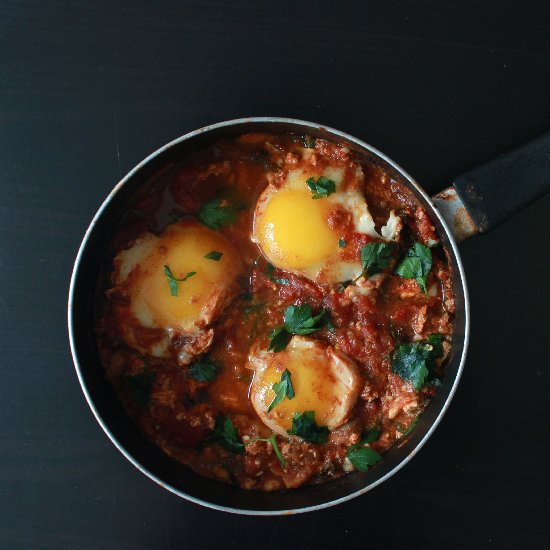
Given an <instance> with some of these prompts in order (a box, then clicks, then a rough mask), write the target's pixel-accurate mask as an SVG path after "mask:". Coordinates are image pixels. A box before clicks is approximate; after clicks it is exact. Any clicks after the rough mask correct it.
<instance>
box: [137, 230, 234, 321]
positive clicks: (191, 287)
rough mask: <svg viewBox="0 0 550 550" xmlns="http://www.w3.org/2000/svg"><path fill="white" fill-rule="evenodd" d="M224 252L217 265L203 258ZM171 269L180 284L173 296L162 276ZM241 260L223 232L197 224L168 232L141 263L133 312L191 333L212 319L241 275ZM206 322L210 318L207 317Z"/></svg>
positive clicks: (216, 262)
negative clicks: (218, 302)
mask: <svg viewBox="0 0 550 550" xmlns="http://www.w3.org/2000/svg"><path fill="white" fill-rule="evenodd" d="M212 251H216V252H221V253H222V256H221V258H220V259H219V261H214V260H211V259H208V258H205V255H207V254H208V253H209V252H212ZM164 265H167V266H168V267H169V268H170V270H171V272H172V274H173V276H174V277H175V278H177V279H181V278H183V277H185V276H186V275H188V274H189V273H191V272H195V274H194V275H191V276H189V277H188V278H187V280H185V281H178V282H177V286H178V294H177V296H173V295H172V294H171V291H170V285H169V281H168V278H167V276H166V274H165V272H164ZM239 265H240V264H239V259H238V257H237V253H236V251H235V250H234V249H233V247H232V245H231V244H230V243H229V242H228V241H227V240H226V239H225V238H224V237H223V236H222V235H220V234H218V233H216V232H214V231H212V230H210V229H208V228H206V227H202V226H199V225H196V226H195V225H192V226H189V227H183V228H169V230H168V231H167V232H166V233H165V234H164V235H163V236H162V237H161V238H160V241H159V242H158V245H157V246H156V247H155V250H154V251H153V253H152V254H151V255H149V256H148V257H147V258H146V259H144V260H143V261H142V262H140V264H139V270H140V278H141V281H140V283H139V284H138V285H137V288H136V289H135V291H134V292H133V295H132V308H133V309H134V311H136V312H137V313H138V317H142V318H143V317H149V319H143V320H144V321H148V323H147V325H148V326H158V327H173V328H179V329H184V330H185V329H192V328H193V327H194V325H195V322H196V321H197V320H198V319H201V318H202V319H205V318H206V317H208V314H209V312H211V311H210V310H212V309H213V308H214V307H215V306H216V303H215V301H216V299H217V298H219V296H220V292H223V290H224V289H225V288H226V287H228V286H229V285H231V284H232V282H233V280H234V278H235V277H236V275H237V274H238V272H239ZM205 320H206V319H205Z"/></svg>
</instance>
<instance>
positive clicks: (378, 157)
mask: <svg viewBox="0 0 550 550" xmlns="http://www.w3.org/2000/svg"><path fill="white" fill-rule="evenodd" d="M247 132H268V133H293V134H309V135H312V136H314V137H317V138H325V139H329V140H332V141H336V142H338V143H341V144H345V145H347V146H348V147H350V148H351V149H353V150H356V151H358V152H359V153H361V154H363V155H365V156H367V157H368V158H370V159H371V160H372V161H373V162H375V163H377V164H379V165H380V166H382V167H383V168H384V169H385V170H386V171H387V172H388V173H389V174H390V175H391V176H392V177H393V178H395V179H396V180H398V181H400V182H401V183H403V184H404V185H406V186H407V187H408V188H409V189H410V190H411V191H412V193H413V194H414V195H415V196H416V198H417V199H418V201H419V202H420V203H421V204H422V206H423V207H424V208H425V209H426V210H427V212H428V214H429V215H430V217H431V219H432V221H433V223H434V224H435V226H436V229H437V231H438V233H439V235H440V238H441V242H442V245H443V246H444V247H445V248H446V250H447V251H448V254H449V259H450V263H451V268H452V273H453V284H454V290H455V294H456V306H457V309H456V318H455V333H454V340H453V348H452V353H451V359H450V362H449V364H448V365H447V367H446V371H445V376H444V379H443V383H442V385H441V387H440V388H439V390H438V392H437V395H436V396H435V398H434V399H433V400H432V402H431V403H430V405H429V406H428V408H427V409H426V411H425V412H424V414H423V415H422V417H421V419H420V422H419V423H418V424H417V425H416V427H415V429H414V430H413V431H412V433H411V434H410V435H409V436H408V437H407V438H406V439H405V440H403V441H402V442H401V443H399V444H398V445H396V446H394V447H393V448H392V449H391V450H390V451H389V452H388V453H387V454H386V455H385V456H384V460H383V461H382V462H381V463H380V464H378V465H377V466H376V467H375V468H373V469H372V470H371V471H370V472H368V473H359V472H356V473H353V474H349V475H346V476H344V477H342V478H340V479H337V480H334V481H331V482H328V483H325V484H321V485H311V486H306V487H301V488H299V489H297V490H293V491H285V492H277V493H260V492H251V491H245V490H243V489H239V488H237V487H233V486H230V485H226V484H223V483H220V482H217V481H214V480H210V479H206V478H204V477H201V476H198V475H196V474H194V473H193V472H192V471H191V470H190V469H188V468H186V467H184V466H182V465H181V464H179V463H177V462H175V461H173V460H171V459H170V458H169V457H168V456H167V455H165V454H164V453H163V452H162V451H161V450H160V449H158V448H157V447H156V446H155V445H153V444H152V443H151V442H149V441H148V440H147V439H146V438H145V437H144V436H143V435H142V434H141V432H140V431H139V430H138V428H137V427H136V426H135V424H134V423H133V422H132V421H131V419H130V418H129V417H128V416H127V415H126V413H125V411H124V410H123V407H122V405H121V403H120V401H119V400H118V398H117V396H116V395H115V393H114V391H113V390H112V388H111V386H110V385H109V383H108V382H107V380H106V379H105V378H104V376H103V371H102V368H101V366H100V361H99V357H98V353H97V346H96V343H95V338H94V334H93V330H92V327H93V310H94V296H95V291H96V290H95V289H96V284H97V280H98V277H99V269H100V264H101V258H102V255H103V251H104V250H105V246H106V243H108V242H109V239H110V238H111V233H112V229H113V227H114V226H115V225H116V223H117V222H118V220H119V219H120V217H121V215H122V213H123V212H124V210H125V208H126V207H127V204H128V203H129V200H130V199H131V197H132V196H133V195H134V194H135V193H136V191H137V190H138V189H139V188H140V186H142V185H143V184H144V183H145V182H146V181H147V179H148V178H149V177H150V176H151V175H153V174H154V173H156V172H158V171H159V170H160V169H161V168H162V167H163V166H164V165H166V164H167V163H169V162H171V161H172V160H175V159H181V158H185V157H186V156H187V155H189V154H191V153H193V152H195V151H197V150H200V149H203V148H206V147H208V146H210V145H212V143H213V142H215V141H217V140H219V139H226V138H232V137H237V136H239V135H241V134H243V133H247ZM549 189H550V133H549V134H545V135H544V136H542V137H540V138H539V139H537V140H535V141H533V142H530V143H528V144H527V145H525V146H524V147H522V148H520V149H518V150H516V151H514V152H512V153H510V154H508V155H504V156H502V157H499V158H498V159H496V160H494V161H493V162H491V163H489V164H487V165H485V166H482V167H481V168H478V169H475V170H473V171H471V172H468V173H466V174H464V175H462V176H460V177H458V178H456V179H455V180H454V184H453V186H452V187H450V188H448V189H446V190H445V191H443V192H441V193H439V194H438V195H436V196H435V197H434V198H433V199H431V198H430V197H429V196H428V195H427V194H426V193H425V192H424V191H423V189H422V188H421V187H420V186H419V185H418V184H417V183H416V182H415V181H414V180H413V178H412V177H411V176H410V175H409V174H408V173H407V172H405V171H404V170H403V169H402V168H401V167H400V166H399V165H397V164H396V163H395V162H393V161H392V160H391V159H390V158H388V157H387V156H385V155H384V154H383V153H381V152H380V151H378V150H377V149H375V148H374V147H371V146H370V145H368V144H367V143H365V142H363V141H361V140H359V139H357V138H355V137H353V136H350V135H349V134H346V133H343V132H340V131H338V130H335V129H332V128H328V127H326V126H322V125H320V124H315V123H312V122H306V121H302V120H295V119H288V118H272V117H255V118H247V119H238V120H231V121H228V122H222V123H219V124H214V125H211V126H207V127H205V128H201V129H199V130H196V131H194V132H191V133H189V134H186V135H184V136H182V137H180V138H178V139H176V140H174V141H172V142H171V143H169V144H167V145H165V146H164V147H161V148H160V149H159V150H158V151H156V152H155V153H153V154H152V155H150V156H149V157H147V158H146V159H145V160H144V161H143V162H141V163H140V164H138V165H137V166H136V167H135V168H134V169H133V170H132V171H130V172H129V173H128V174H127V175H126V176H125V177H124V178H123V179H122V180H121V181H120V182H119V183H118V184H117V186H116V187H115V188H114V189H113V191H112V192H111V193H110V195H109V196H108V197H107V199H106V200H105V201H104V203H103V204H102V205H101V207H100V209H99V210H98V212H97V213H96V215H95V216H94V218H93V220H92V222H91V224H90V226H89V228H88V230H87V231H86V234H85V236H84V239H83V241H82V244H81V247H80V250H79V252H78V256H77V258H76V262H75V266H74V271H73V275H72V279H71V285H70V291H69V303H68V325H69V339H70V345H71V351H72V355H73V360H74V363H75V367H76V372H77V375H78V378H79V381H80V384H81V386H82V390H83V392H84V395H85V397H86V399H87V401H88V404H89V406H90V408H91V409H92V412H93V413H94V415H95V417H96V419H97V421H98V422H99V424H100V425H101V427H102V428H103V430H104V431H105V433H106V434H107V435H108V436H109V438H110V439H111V441H112V442H113V443H114V444H115V446H116V447H117V448H118V449H119V450H120V452H121V453H122V454H123V455H124V456H125V457H126V458H127V459H128V460H129V461H130V462H132V464H134V465H135V466H136V467H137V468H138V469H139V470H141V471H142V472H143V473H144V474H145V475H147V476H148V477H150V478H151V479H152V480H154V481H156V482H157V483H158V484H159V485H161V486H163V487H165V488H166V489H168V490H169V491H172V492H173V493H175V494H177V495H179V496H181V497H183V498H186V499H188V500H190V501H193V502H196V503H198V504H202V505H205V506H208V507H211V508H215V509H218V510H224V511H228V512H235V513H241V514H257V515H278V514H292V513H299V512H307V511H311V510H318V509H322V508H326V507H328V506H333V505H335V504H338V503H340V502H344V501H346V500H349V499H351V498H354V497H356V496H359V495H362V494H363V493H366V492H367V491H369V490H371V489H373V488H374V487H376V486H377V485H379V484H380V483H382V482H383V481H385V480H386V479H388V478H390V477H391V476H392V475H393V474H394V473H395V472H397V471H398V470H399V469H400V468H402V467H403V466H404V465H405V464H406V463H407V462H408V461H409V460H410V459H411V458H412V457H413V456H414V455H415V454H416V453H417V452H418V451H419V450H420V448H421V447H422V446H423V445H424V443H425V442H426V441H427V440H428V438H429V437H430V435H431V434H432V433H433V431H434V430H435V428H436V427H437V425H438V424H439V422H440V421H441V418H442V417H443V415H444V414H445V411H446V410H447V408H448V407H449V404H450V402H451V399H452V397H453V395H454V392H455V390H456V387H457V384H458V381H459V379H460V375H461V373H462V369H463V367H464V362H465V358H466V350H467V348H468V336H469V327H470V320H469V315H470V313H469V303H468V292H467V288H466V279H465V275H464V271H463V267H462V263H461V260H460V255H459V253H458V249H457V244H456V243H457V241H459V240H462V239H464V238H467V237H469V236H471V235H473V234H475V233H478V232H484V231H488V230H490V229H492V228H493V227H495V226H496V225H498V224H499V223H501V222H502V221H504V220H505V219H506V218H507V217H509V216H511V215H512V214H513V213H514V212H515V211H517V210H519V209H521V208H522V207H524V206H526V205H527V204H529V203H530V202H532V201H533V200H535V199H536V198H538V197H539V196H541V195H542V194H544V193H545V192H546V191H548V190H549Z"/></svg>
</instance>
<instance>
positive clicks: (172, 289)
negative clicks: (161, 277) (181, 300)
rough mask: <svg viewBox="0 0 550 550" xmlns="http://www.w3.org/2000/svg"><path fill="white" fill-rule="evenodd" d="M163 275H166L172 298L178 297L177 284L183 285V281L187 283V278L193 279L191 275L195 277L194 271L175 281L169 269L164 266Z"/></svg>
mask: <svg viewBox="0 0 550 550" xmlns="http://www.w3.org/2000/svg"><path fill="white" fill-rule="evenodd" d="M164 274H165V275H166V278H167V279H168V286H169V287H170V294H171V295H172V296H177V295H178V283H183V281H187V279H189V277H193V275H196V274H197V272H196V271H190V272H189V273H188V274H187V275H186V276H185V277H182V278H181V279H177V278H176V277H174V275H173V273H172V271H171V269H170V268H169V267H168V266H167V265H164Z"/></svg>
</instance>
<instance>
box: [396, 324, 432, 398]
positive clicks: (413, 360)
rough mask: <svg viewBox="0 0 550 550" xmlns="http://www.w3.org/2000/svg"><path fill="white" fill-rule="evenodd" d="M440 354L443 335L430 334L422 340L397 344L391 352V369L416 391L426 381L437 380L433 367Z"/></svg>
mask: <svg viewBox="0 0 550 550" xmlns="http://www.w3.org/2000/svg"><path fill="white" fill-rule="evenodd" d="M442 356H443V335H442V334H430V336H429V337H428V339H427V340H425V341H422V342H412V343H410V344H398V345H397V346H396V347H395V349H394V351H393V354H392V363H391V369H392V372H393V373H394V374H397V375H398V376H400V377H401V378H403V380H408V381H409V382H410V383H411V384H412V385H413V387H414V389H415V390H416V391H418V390H419V389H420V388H421V387H422V386H423V385H424V384H426V383H432V382H434V383H435V384H437V383H438V382H439V381H438V380H437V378H435V372H434V369H435V365H436V360H437V359H439V358H440V357H442ZM436 381H437V382H436Z"/></svg>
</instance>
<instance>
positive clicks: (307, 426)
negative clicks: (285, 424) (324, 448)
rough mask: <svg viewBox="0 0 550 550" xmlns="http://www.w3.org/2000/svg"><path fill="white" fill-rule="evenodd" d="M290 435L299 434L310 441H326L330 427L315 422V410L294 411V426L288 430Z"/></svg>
mask: <svg viewBox="0 0 550 550" xmlns="http://www.w3.org/2000/svg"><path fill="white" fill-rule="evenodd" d="M287 433H288V434H289V435H297V436H298V437H301V438H302V439H303V440H304V441H307V442H309V443H326V442H327V440H328V433H329V432H328V428H327V427H326V426H318V425H317V422H315V412H314V411H305V412H304V413H294V416H293V417H292V428H291V429H290V430H287Z"/></svg>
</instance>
